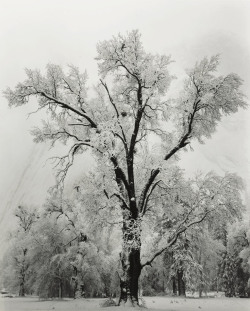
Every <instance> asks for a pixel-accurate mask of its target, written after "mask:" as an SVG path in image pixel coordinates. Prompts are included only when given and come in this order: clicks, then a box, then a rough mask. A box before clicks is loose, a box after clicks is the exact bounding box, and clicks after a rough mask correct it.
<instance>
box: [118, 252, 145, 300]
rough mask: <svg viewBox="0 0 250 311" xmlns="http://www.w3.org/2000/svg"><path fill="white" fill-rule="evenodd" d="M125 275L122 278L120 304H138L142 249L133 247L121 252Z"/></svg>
mask: <svg viewBox="0 0 250 311" xmlns="http://www.w3.org/2000/svg"><path fill="white" fill-rule="evenodd" d="M121 262H122V268H123V275H122V277H121V279H120V287H121V294H120V299H119V304H121V305H125V304H126V305H128V306H136V305H138V304H139V300H138V290H139V285H138V282H139V277H140V274H141V263H140V250H139V249H132V250H127V251H124V252H123V253H122V254H121Z"/></svg>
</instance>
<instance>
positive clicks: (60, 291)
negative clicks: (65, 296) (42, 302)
mask: <svg viewBox="0 0 250 311" xmlns="http://www.w3.org/2000/svg"><path fill="white" fill-rule="evenodd" d="M58 297H59V299H62V280H61V279H59V288H58Z"/></svg>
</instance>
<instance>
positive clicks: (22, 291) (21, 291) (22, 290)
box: [19, 279, 25, 297]
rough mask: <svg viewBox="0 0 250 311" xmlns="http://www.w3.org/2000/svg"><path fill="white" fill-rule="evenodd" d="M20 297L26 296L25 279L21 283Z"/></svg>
mask: <svg viewBox="0 0 250 311" xmlns="http://www.w3.org/2000/svg"><path fill="white" fill-rule="evenodd" d="M19 296H20V297H24V296H25V289H24V280H23V279H22V280H21V282H20V287H19Z"/></svg>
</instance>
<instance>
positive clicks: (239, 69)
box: [0, 0, 250, 229]
mask: <svg viewBox="0 0 250 311" xmlns="http://www.w3.org/2000/svg"><path fill="white" fill-rule="evenodd" d="M249 13H250V1H240V0H234V1H230V0H227V1H220V0H217V1H211V0H210V1H206V0H196V1H194V0H185V1H184V0H183V1H177V0H172V1H167V0H152V1H151V0H105V1H104V0H99V1H98V0H89V1H88V0H86V1H84V0H82V1H80V0H79V1H77V0H71V1H69V0H67V1H65V0H50V1H47V0H36V1H34V0H21V1H20V0H15V1H11V0H7V1H4V0H0V43H1V48H0V69H1V70H0V90H1V91H2V90H4V89H5V88H6V87H7V86H10V87H14V86H15V85H16V84H17V83H18V82H19V81H22V80H23V79H24V78H25V74H24V68H25V67H27V68H40V69H43V68H44V67H45V65H46V64H47V63H48V62H51V63H57V64H61V65H66V64H74V65H77V66H79V67H80V68H81V69H82V70H85V69H87V72H88V74H89V77H90V81H91V83H95V81H97V66H96V62H95V60H94V57H95V56H96V43H97V42H98V41H101V40H104V39H110V38H111V37H112V36H113V35H116V34H117V33H118V32H121V33H125V32H126V31H130V30H131V29H139V30H140V32H141V33H142V40H143V43H144V46H145V48H146V50H147V51H151V52H153V53H165V54H171V55H172V58H173V59H174V60H175V61H176V63H175V64H174V65H173V71H174V72H175V73H176V74H177V75H183V70H184V69H185V68H187V67H191V66H192V65H193V64H194V63H195V62H196V61H197V60H200V59H201V58H203V57H204V56H211V55H213V54H217V53H220V54H221V66H220V71H221V73H229V72H236V73H238V74H239V75H240V76H241V77H242V78H243V79H244V80H245V83H244V88H243V89H244V92H245V93H246V94H247V96H248V97H249V96H250V94H249V93H250V92H249V89H248V86H249V84H250V74H249V73H250V39H249V38H250V24H249V21H248V19H249V16H250V14H249ZM32 110H35V109H34V108H33V109H32V107H31V105H29V106H28V107H22V108H16V109H9V108H8V106H7V102H6V100H5V99H4V98H2V97H1V105H0V150H1V152H0V202H1V205H0V226H2V227H3V226H4V227H5V229H6V227H8V225H9V222H8V221H9V220H8V219H10V218H9V216H8V215H10V214H11V209H13V207H15V206H16V205H17V204H18V203H27V204H29V203H32V204H34V203H36V204H38V205H39V204H41V203H42V200H43V199H44V198H45V195H46V189H47V187H48V185H51V184H52V183H53V177H52V174H51V172H50V167H49V166H45V167H43V166H42V164H43V163H44V160H45V159H46V157H47V153H46V149H45V148H44V147H43V146H34V144H33V142H32V137H31V136H30V134H29V130H30V128H31V127H32V126H33V125H36V124H38V123H39V119H40V117H39V116H32V117H30V118H29V119H28V120H27V113H28V112H30V111H32ZM249 117H250V112H249V110H247V111H243V112H242V111H241V112H239V113H237V114H236V115H233V116H232V117H230V118H226V119H225V120H224V121H223V125H221V126H220V127H219V129H218V131H217V133H216V134H215V135H214V136H213V138H212V139H210V140H209V141H208V142H207V143H206V144H205V145H203V146H198V145H195V152H191V153H188V154H184V156H183V160H182V161H181V165H183V166H184V167H185V168H186V170H187V173H188V174H191V173H193V172H194V171H196V170H197V169H198V170H204V171H208V170H211V169H213V170H215V171H218V172H220V173H221V172H223V171H228V170H230V171H236V172H238V173H239V174H240V175H241V176H242V177H244V178H245V179H246V180H247V183H248V186H249V185H250V178H249V166H250V165H249V160H248V159H249V158H250V148H249V144H248V142H247V139H248V137H249V133H250V126H249V125H248V120H249ZM41 159H43V161H41ZM41 163H42V164H41ZM79 163H80V165H82V167H81V168H82V169H84V168H86V167H87V165H88V164H87V163H84V164H83V163H82V162H79ZM22 177H23V178H22ZM249 193H250V192H248V195H249ZM249 197H250V195H249ZM249 202H250V200H249ZM6 219H7V220H8V221H6ZM1 220H2V222H1Z"/></svg>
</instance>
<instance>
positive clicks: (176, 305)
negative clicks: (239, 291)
mask: <svg viewBox="0 0 250 311" xmlns="http://www.w3.org/2000/svg"><path fill="white" fill-rule="evenodd" d="M143 299H144V300H145V302H146V306H147V309H146V310H148V311H156V310H166V311H194V310H202V311H249V310H250V299H241V298H225V297H222V298H202V299H195V298H171V297H144V298H143ZM102 301H103V299H84V300H83V299H79V300H63V301H59V300H53V301H52V300H48V301H39V300H38V298H0V311H36V310H39V311H45V310H46V311H47V310H62V311H66V310H67V311H83V310H86V311H88V310H90V311H91V310H94V311H95V310H105V311H110V310H117V307H108V308H101V307H100V303H101V302H102ZM120 309H121V310H123V311H126V310H130V311H131V308H125V307H121V308H120ZM141 310H143V309H141Z"/></svg>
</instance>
